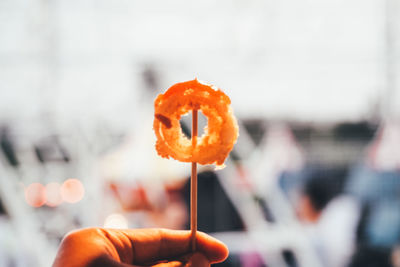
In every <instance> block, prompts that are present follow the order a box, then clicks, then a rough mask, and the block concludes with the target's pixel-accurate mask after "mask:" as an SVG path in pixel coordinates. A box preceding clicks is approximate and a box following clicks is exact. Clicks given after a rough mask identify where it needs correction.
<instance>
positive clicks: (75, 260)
mask: <svg viewBox="0 0 400 267" xmlns="http://www.w3.org/2000/svg"><path fill="white" fill-rule="evenodd" d="M196 238H197V239H196V252H195V253H192V252H191V251H190V232H189V231H176V230H167V229H127V230H117V229H103V228H87V229H82V230H78V231H74V232H72V233H70V234H68V235H67V236H66V237H65V238H64V240H63V241H62V243H61V245H60V248H59V250H58V253H57V256H56V259H55V261H54V263H53V267H66V266H68V267H89V266H90V267H97V266H101V267H106V266H109V267H129V266H130V267H132V266H157V267H164V266H165V267H166V266H171V267H172V266H174V267H175V266H176V267H177V266H182V267H183V266H185V267H186V266H196V267H197V266H199V267H200V266H210V264H211V263H217V262H221V261H223V260H225V259H226V258H227V257H228V248H227V247H226V246H225V244H223V243H222V242H220V241H218V240H216V239H214V238H213V237H211V236H209V235H207V234H205V233H202V232H197V235H196Z"/></svg>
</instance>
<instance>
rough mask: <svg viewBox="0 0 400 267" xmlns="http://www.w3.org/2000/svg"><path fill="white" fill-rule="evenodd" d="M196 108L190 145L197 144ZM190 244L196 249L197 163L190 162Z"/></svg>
mask: <svg viewBox="0 0 400 267" xmlns="http://www.w3.org/2000/svg"><path fill="white" fill-rule="evenodd" d="M197 115H198V113H197V109H194V110H193V112H192V146H193V149H194V148H195V147H196V145H197V117H198V116H197ZM190 231H191V232H190V244H191V249H192V251H193V252H194V251H196V232H197V163H196V162H192V176H191V180H190Z"/></svg>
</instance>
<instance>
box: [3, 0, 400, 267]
mask: <svg viewBox="0 0 400 267" xmlns="http://www.w3.org/2000/svg"><path fill="white" fill-rule="evenodd" d="M399 75H400V2H398V1H396V0H351V1H344V0H322V1H321V0H301V1H298V0H297V1H295V0H283V1H272V0H266V1H265V0H264V1H262V0H248V1H243V0H235V1H226V0H220V1H211V0H203V1H197V2H194V1H183V0H171V1H159V0H148V1H137V0H115V1H110V0H79V1H78V0H69V1H65V0H34V1H27V0H0V203H1V205H0V266H1V267H3V266H4V267H6V266H7V267H14V266H16V267H20V266H32V267H42V266H50V265H51V263H52V261H53V259H54V256H55V253H56V251H57V247H58V245H59V243H60V241H61V239H62V237H63V236H64V235H65V234H66V233H68V232H69V231H71V230H74V229H78V228H82V227H91V226H99V227H112V228H127V227H130V228H140V227H165V228H172V229H185V228H186V229H187V228H188V220H189V216H188V201H189V184H188V177H189V175H190V165H189V164H185V163H180V162H177V161H174V160H165V159H161V158H160V157H158V156H157V154H156V151H155V148H154V144H155V137H154V134H153V132H152V122H153V112H154V111H153V100H154V98H155V97H156V95H157V94H158V93H161V92H163V91H164V90H166V89H167V88H168V87H170V86H171V85H172V84H174V83H176V82H181V81H187V80H192V79H194V78H195V77H197V78H199V79H200V80H204V81H207V82H209V83H211V84H214V85H216V86H218V87H220V88H221V89H222V90H223V91H224V92H225V93H226V94H227V95H229V96H230V98H231V100H232V106H233V109H234V112H235V115H236V117H237V119H238V121H239V125H240V137H239V139H238V142H237V144H236V146H235V148H234V151H233V152H232V153H231V154H230V157H229V158H228V159H227V161H226V165H227V167H226V168H225V169H223V170H219V171H215V170H214V166H202V167H200V168H199V200H198V201H199V214H198V220H199V221H198V224H199V225H198V226H199V230H201V231H205V232H208V233H210V234H212V235H213V236H215V237H216V238H219V239H221V240H222V241H224V242H225V243H226V244H227V245H228V247H229V248H230V256H229V258H228V259H227V261H226V262H224V263H222V264H220V266H247V267H252V266H254V267H257V266H288V267H295V266H315V267H318V266H332V267H340V266H351V267H354V266H400V246H399V245H400V90H399V89H400V83H399V78H398V77H400V76H399ZM201 123H202V125H206V123H207V121H206V119H204V118H203V120H202V121H201ZM181 124H182V128H183V129H184V130H185V129H188V128H190V119H188V118H187V117H186V118H183V119H182V120H181Z"/></svg>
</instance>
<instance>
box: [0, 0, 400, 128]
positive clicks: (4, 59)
mask: <svg viewBox="0 0 400 267" xmlns="http://www.w3.org/2000/svg"><path fill="white" fill-rule="evenodd" d="M384 2H385V1H379V0H352V1H344V0H341V1H338V0H323V1H321V0H318V1H317V0H302V1H299V0H282V1H272V0H271V1H262V0H251V1H227V0H222V1H211V0H207V1H198V2H189V1H184V0H174V1H158V0H157V1H156V0H149V1H138V0H137V1H134V0H119V1H110V0H69V1H66V0H53V1H28V0H3V1H1V3H0V22H1V23H0V113H1V114H2V116H3V117H4V116H8V115H10V114H11V115H12V116H17V117H18V116H21V117H29V116H32V115H33V114H36V113H38V112H40V111H43V110H47V111H50V112H54V113H56V114H60V116H68V115H71V116H77V115H82V114H92V113H94V114H96V116H97V115H99V116H102V117H106V118H110V119H112V118H114V117H117V116H119V115H122V114H126V115H129V114H130V113H133V112H135V104H136V103H137V102H138V101H148V105H149V106H150V107H152V101H151V100H150V99H147V100H142V99H139V95H140V90H141V89H140V88H141V87H142V81H141V80H140V76H139V73H140V71H141V66H142V65H143V64H144V63H152V64H153V65H154V66H155V67H156V69H157V71H158V72H159V73H160V75H161V80H160V87H161V88H160V91H161V90H165V89H166V88H168V87H169V86H170V85H172V84H173V83H176V82H180V81H185V80H190V79H193V78H194V77H198V78H199V79H201V80H204V81H207V82H210V83H213V84H215V85H217V86H219V87H221V88H222V89H223V90H224V91H225V92H226V93H227V94H228V95H229V96H230V97H231V99H232V103H233V107H234V109H235V113H236V114H237V115H238V116H245V117H249V116H257V117H261V116H266V117H270V118H276V117H278V118H279V117H285V118H292V119H301V120H316V121H326V120H329V121H332V120H333V121H335V120H348V119H358V118H363V117H364V116H365V115H366V114H367V113H368V111H369V110H370V109H371V106H372V105H373V104H374V103H375V102H376V101H377V98H378V97H379V96H380V95H382V93H383V92H385V90H386V74H385V70H386V52H385V51H386V50H385V47H386V44H385V40H386V39H385V16H384V15H385V10H384ZM43 3H48V5H47V6H45V5H42V4H43ZM399 98H400V96H399V94H397V95H394V99H395V100H394V103H400V101H399ZM396 101H397V102H396ZM141 104H144V105H145V103H143V102H142V103H141ZM399 113H400V112H399ZM126 115H125V116H126Z"/></svg>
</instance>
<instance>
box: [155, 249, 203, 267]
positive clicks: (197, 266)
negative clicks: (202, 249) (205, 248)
mask: <svg viewBox="0 0 400 267" xmlns="http://www.w3.org/2000/svg"><path fill="white" fill-rule="evenodd" d="M209 266H210V262H209V260H208V259H207V258H206V256H204V255H203V254H201V253H199V252H196V253H192V254H188V255H186V256H183V257H182V258H180V259H179V260H176V261H170V262H165V263H159V264H156V265H152V267H209Z"/></svg>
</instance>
